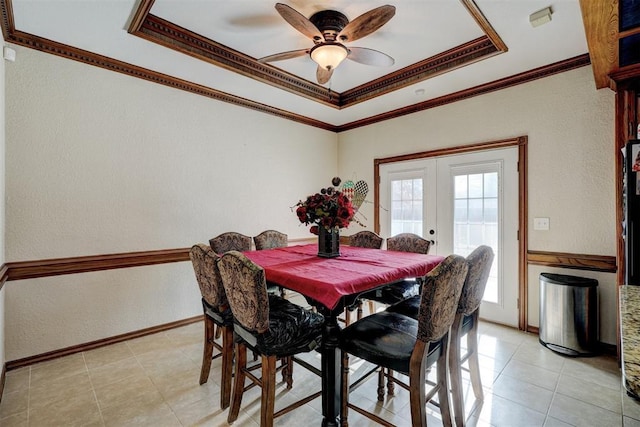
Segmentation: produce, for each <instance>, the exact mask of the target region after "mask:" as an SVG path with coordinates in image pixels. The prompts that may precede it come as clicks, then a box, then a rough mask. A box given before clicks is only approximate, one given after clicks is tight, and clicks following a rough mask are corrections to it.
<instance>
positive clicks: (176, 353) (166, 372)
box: [137, 348, 201, 377]
mask: <svg viewBox="0 0 640 427" xmlns="http://www.w3.org/2000/svg"><path fill="white" fill-rule="evenodd" d="M137 359H138V362H139V363H140V365H141V366H142V368H143V369H144V370H145V372H147V374H148V375H149V376H151V377H156V376H173V375H176V374H178V373H180V372H184V373H185V374H187V373H188V372H190V371H191V370H193V369H198V371H199V370H200V367H201V365H200V364H196V363H194V362H193V361H192V360H191V359H190V358H189V357H187V356H186V355H185V354H184V353H183V352H182V351H180V350H179V349H177V348H170V349H165V350H163V351H158V352H156V351H154V352H150V353H143V354H141V355H139V356H137Z"/></svg>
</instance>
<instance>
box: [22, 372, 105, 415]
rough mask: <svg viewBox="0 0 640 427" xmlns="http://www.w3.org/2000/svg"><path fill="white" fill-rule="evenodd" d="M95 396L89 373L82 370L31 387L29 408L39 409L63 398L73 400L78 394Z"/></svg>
mask: <svg viewBox="0 0 640 427" xmlns="http://www.w3.org/2000/svg"><path fill="white" fill-rule="evenodd" d="M87 394H89V395H92V396H93V387H92V385H91V380H90V379H89V374H88V373H86V372H81V373H79V374H75V375H71V376H68V377H60V378H57V379H55V380H53V381H51V382H46V383H41V385H39V386H37V387H31V389H30V393H29V409H30V410H31V409H39V408H42V407H44V406H48V405H50V404H52V403H54V402H57V401H61V400H73V399H76V398H77V397H78V396H84V395H87Z"/></svg>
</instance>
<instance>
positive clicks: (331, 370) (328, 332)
mask: <svg viewBox="0 0 640 427" xmlns="http://www.w3.org/2000/svg"><path fill="white" fill-rule="evenodd" d="M323 314H324V316H325V320H324V330H323V332H322V349H321V354H322V416H323V419H322V426H323V427H337V426H338V425H339V417H340V402H341V396H342V387H340V380H341V375H340V349H339V348H338V344H339V339H340V335H339V334H340V327H339V326H338V317H337V314H335V313H332V312H331V313H323Z"/></svg>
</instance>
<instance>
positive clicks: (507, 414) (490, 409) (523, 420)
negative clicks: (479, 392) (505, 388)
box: [473, 394, 545, 427]
mask: <svg viewBox="0 0 640 427" xmlns="http://www.w3.org/2000/svg"><path fill="white" fill-rule="evenodd" d="M473 415H474V416H477V417H478V418H479V419H480V420H482V421H484V422H487V423H489V424H491V425H494V426H496V427H502V426H504V427H514V426H519V427H537V426H542V425H543V424H544V420H545V414H543V413H541V412H537V411H535V410H533V409H530V408H529V407H527V406H523V405H520V404H518V403H515V402H513V401H511V400H508V399H505V398H502V397H500V396H496V395H493V394H485V397H484V403H483V405H482V407H481V408H479V409H478V411H476V412H474V413H473Z"/></svg>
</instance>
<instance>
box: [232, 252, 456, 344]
mask: <svg viewBox="0 0 640 427" xmlns="http://www.w3.org/2000/svg"><path fill="white" fill-rule="evenodd" d="M467 270H468V267H467V262H466V260H465V259H464V258H463V257H461V256H459V255H449V256H448V257H446V258H445V259H444V260H443V261H442V262H441V263H440V264H438V266H437V267H436V268H434V269H433V270H431V271H430V272H429V273H428V274H427V275H426V276H424V277H423V279H422V280H423V282H424V284H423V285H422V297H421V300H420V311H419V312H418V339H419V340H421V341H425V342H429V341H437V340H439V339H440V338H442V337H443V336H444V334H446V333H447V332H449V328H450V327H451V325H452V324H453V320H454V318H455V315H456V308H457V307H458V300H459V299H460V294H461V293H462V286H463V284H464V280H465V278H466V277H467ZM231 309H232V310H233V307H232V308H231Z"/></svg>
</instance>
